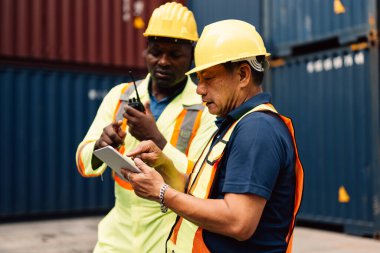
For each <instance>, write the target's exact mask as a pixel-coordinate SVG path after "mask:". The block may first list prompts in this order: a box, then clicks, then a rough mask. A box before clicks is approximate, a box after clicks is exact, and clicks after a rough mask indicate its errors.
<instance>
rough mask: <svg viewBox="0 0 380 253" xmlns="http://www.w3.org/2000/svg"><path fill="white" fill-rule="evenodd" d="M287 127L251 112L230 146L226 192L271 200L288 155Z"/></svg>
mask: <svg viewBox="0 0 380 253" xmlns="http://www.w3.org/2000/svg"><path fill="white" fill-rule="evenodd" d="M284 128H285V126H284V124H283V123H282V122H281V120H280V119H279V118H278V117H276V116H275V115H269V114H267V113H263V112H255V113H252V114H250V115H248V116H246V117H245V118H244V119H242V120H241V121H240V122H239V123H238V124H237V126H236V128H235V129H234V132H233V133H232V135H231V138H230V142H229V143H228V146H227V148H228V151H227V154H228V156H227V157H226V159H227V160H226V175H225V180H224V184H223V188H222V191H223V193H251V194H255V195H258V196H260V197H263V198H265V199H267V200H268V199H269V198H270V195H271V192H272V190H273V188H274V186H275V183H276V180H277V177H278V175H279V172H280V169H281V164H282V162H283V161H284V159H285V156H286V154H285V149H284V147H283V141H282V137H283V136H282V134H286V132H283V131H286V129H284ZM282 132H283V133H282Z"/></svg>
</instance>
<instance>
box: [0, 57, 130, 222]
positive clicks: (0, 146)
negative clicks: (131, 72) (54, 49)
mask: <svg viewBox="0 0 380 253" xmlns="http://www.w3.org/2000/svg"><path fill="white" fill-rule="evenodd" d="M0 80H1V85H0V103H1V108H2V109H1V111H0V118H1V120H2V121H1V124H0V132H1V133H2V141H1V142H0V160H1V162H2V166H1V169H0V170H1V176H0V219H5V218H9V217H18V216H26V217H30V216H33V215H37V216H41V215H46V214H53V215H56V214H62V213H78V212H81V213H87V214H89V213H90V212H91V211H99V210H100V211H105V210H109V209H110V208H111V207H112V206H113V204H114V195H113V185H114V184H113V181H112V179H111V175H110V173H109V172H107V173H105V174H104V175H103V178H102V179H101V178H100V177H99V178H82V177H81V176H80V175H79V173H78V171H77V170H76V166H75V151H76V147H77V145H78V144H79V142H80V141H81V140H82V139H83V137H84V135H85V133H86V132H87V130H88V128H89V126H90V124H91V122H92V120H93V118H94V117H95V114H96V111H97V109H98V107H99V105H100V102H101V101H102V99H103V97H104V96H105V94H106V92H107V91H108V90H109V89H110V88H111V87H113V86H114V85H115V84H117V83H121V82H125V81H129V78H128V77H124V76H110V75H108V76H106V75H98V74H90V73H74V72H64V71H56V70H43V69H30V68H16V67H12V66H6V65H0Z"/></svg>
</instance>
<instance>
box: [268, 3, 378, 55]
mask: <svg viewBox="0 0 380 253" xmlns="http://www.w3.org/2000/svg"><path fill="white" fill-rule="evenodd" d="M376 1H377V0H361V1H357V0H339V1H334V0H327V1H321V0H307V1H304V0H268V1H265V10H266V12H265V13H266V15H265V16H264V19H265V21H264V23H265V34H264V38H266V40H267V41H266V43H267V46H268V47H269V49H270V50H271V51H272V53H273V54H274V55H280V56H281V55H287V54H291V49H292V47H294V46H299V45H302V44H305V43H314V42H316V41H322V40H327V39H333V38H335V39H337V40H338V42H339V44H340V45H344V44H345V43H347V42H353V41H356V40H357V39H358V38H360V37H368V36H369V37H371V36H376V29H375V28H376ZM339 3H341V4H342V5H343V7H344V9H345V12H343V13H341V12H340V10H341V8H339ZM369 39H371V38H369ZM326 46H328V45H326Z"/></svg>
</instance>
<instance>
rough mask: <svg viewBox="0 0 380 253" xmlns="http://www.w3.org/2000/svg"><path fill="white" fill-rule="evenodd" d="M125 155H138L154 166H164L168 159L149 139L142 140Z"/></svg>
mask: <svg viewBox="0 0 380 253" xmlns="http://www.w3.org/2000/svg"><path fill="white" fill-rule="evenodd" d="M127 156H132V157H138V158H140V159H141V160H143V161H144V162H145V163H146V164H149V166H152V167H154V168H156V167H160V166H164V165H165V164H167V163H168V162H169V161H170V159H169V158H168V157H167V156H166V155H165V154H164V153H162V150H161V149H160V148H159V147H158V146H157V145H156V144H155V143H154V142H153V141H151V140H149V141H142V142H140V144H139V145H138V146H137V147H136V148H135V149H134V150H132V151H131V152H129V153H127Z"/></svg>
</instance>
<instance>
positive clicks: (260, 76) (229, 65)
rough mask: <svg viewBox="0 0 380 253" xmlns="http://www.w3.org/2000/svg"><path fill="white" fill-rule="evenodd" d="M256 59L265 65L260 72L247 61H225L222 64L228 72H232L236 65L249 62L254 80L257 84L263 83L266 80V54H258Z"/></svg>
mask: <svg viewBox="0 0 380 253" xmlns="http://www.w3.org/2000/svg"><path fill="white" fill-rule="evenodd" d="M256 60H257V61H258V62H259V63H260V64H261V65H262V66H263V68H264V71H262V72H260V71H257V70H256V69H254V68H252V66H251V65H250V64H249V63H248V62H247V61H240V62H230V61H229V62H225V63H223V64H222V65H223V66H224V68H225V69H226V70H227V71H228V72H230V73H231V72H232V71H233V70H234V69H235V68H236V67H238V66H240V65H241V64H242V63H248V65H249V67H250V68H251V73H252V77H253V82H254V83H255V85H261V83H262V82H263V80H264V72H265V68H266V66H267V65H266V59H265V56H264V55H259V56H256Z"/></svg>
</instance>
